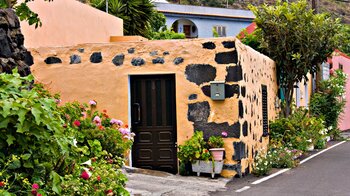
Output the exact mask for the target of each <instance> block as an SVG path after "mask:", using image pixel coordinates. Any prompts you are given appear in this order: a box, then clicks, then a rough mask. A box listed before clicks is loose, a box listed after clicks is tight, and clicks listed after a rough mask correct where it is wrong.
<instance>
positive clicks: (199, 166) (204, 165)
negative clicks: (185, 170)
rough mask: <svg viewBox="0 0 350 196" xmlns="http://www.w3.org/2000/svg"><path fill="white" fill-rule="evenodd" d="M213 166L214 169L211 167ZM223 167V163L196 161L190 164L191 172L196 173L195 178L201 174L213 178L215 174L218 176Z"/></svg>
mask: <svg viewBox="0 0 350 196" xmlns="http://www.w3.org/2000/svg"><path fill="white" fill-rule="evenodd" d="M213 166H214V167H213ZM223 166H224V161H214V163H213V161H200V160H198V161H196V162H195V163H192V171H193V172H197V176H200V175H201V173H209V174H211V177H212V178H214V176H215V174H220V173H221V170H222V167H223Z"/></svg>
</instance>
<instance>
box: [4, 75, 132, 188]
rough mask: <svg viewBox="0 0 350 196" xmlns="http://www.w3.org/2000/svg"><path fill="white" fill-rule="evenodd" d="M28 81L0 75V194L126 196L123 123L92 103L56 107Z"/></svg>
mask: <svg viewBox="0 0 350 196" xmlns="http://www.w3.org/2000/svg"><path fill="white" fill-rule="evenodd" d="M32 83H33V77H32V76H28V77H20V76H19V74H18V73H17V71H16V70H14V73H13V74H0V88H1V91H0V97H1V99H0V132H1V134H0V184H1V186H0V195H30V194H32V195H37V194H41V195H55V194H57V195H104V194H106V193H110V194H114V195H126V194H128V193H127V191H126V190H125V189H124V186H125V181H126V177H125V175H124V174H122V173H121V171H120V168H121V167H122V166H123V164H124V160H125V158H124V154H125V152H126V151H128V150H129V148H130V147H131V145H132V141H133V133H131V132H130V131H129V130H128V129H127V125H125V126H123V125H122V122H121V121H119V120H116V119H111V118H109V117H108V115H107V113H106V111H105V112H103V113H99V112H98V111H95V105H96V103H95V104H90V108H89V106H88V105H87V104H79V103H68V104H67V105H65V106H62V107H58V106H57V103H58V102H59V99H58V98H57V97H56V98H55V97H53V96H51V95H50V94H49V93H48V92H47V91H46V90H44V89H43V88H42V86H40V85H36V84H35V85H33V84H32ZM88 108H89V109H88ZM91 161H92V162H94V163H93V164H92V165H91V166H90V165H88V166H89V167H87V166H86V163H89V162H91ZM95 162H96V163H95ZM84 167H85V169H84ZM82 169H84V170H87V171H85V174H84V175H85V177H86V175H88V174H89V175H88V176H89V178H88V179H85V178H83V173H82ZM90 174H91V175H90ZM97 176H100V178H101V181H98V182H96V180H95V179H96V178H97ZM95 177H96V178H95Z"/></svg>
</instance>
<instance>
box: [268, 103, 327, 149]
mask: <svg viewBox="0 0 350 196" xmlns="http://www.w3.org/2000/svg"><path fill="white" fill-rule="evenodd" d="M326 134H327V129H325V127H324V125H323V120H322V119H320V118H317V117H312V116H309V115H308V111H307V110H306V109H303V108H297V109H296V110H295V111H294V112H293V113H292V114H291V115H290V116H288V117H287V118H283V117H281V118H279V119H277V120H275V121H274V122H271V123H270V142H271V144H272V145H274V146H277V147H280V146H287V147H289V148H292V149H298V150H302V151H306V150H307V149H308V146H309V145H310V144H315V143H316V142H317V141H318V140H319V139H325V137H326Z"/></svg>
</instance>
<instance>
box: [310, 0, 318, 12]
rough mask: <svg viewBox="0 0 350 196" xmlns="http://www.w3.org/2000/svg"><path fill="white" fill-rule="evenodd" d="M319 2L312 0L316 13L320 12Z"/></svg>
mask: <svg viewBox="0 0 350 196" xmlns="http://www.w3.org/2000/svg"><path fill="white" fill-rule="evenodd" d="M318 4H319V1H318V0H312V1H311V7H312V9H313V10H314V13H316V14H317V13H318Z"/></svg>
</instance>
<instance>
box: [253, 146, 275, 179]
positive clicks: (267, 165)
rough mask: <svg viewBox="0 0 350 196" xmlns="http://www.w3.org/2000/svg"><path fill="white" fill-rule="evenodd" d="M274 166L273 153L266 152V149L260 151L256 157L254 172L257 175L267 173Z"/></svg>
mask: <svg viewBox="0 0 350 196" xmlns="http://www.w3.org/2000/svg"><path fill="white" fill-rule="evenodd" d="M271 168H272V163H271V155H270V154H268V153H266V152H265V151H264V149H261V150H259V151H258V154H257V155H256V156H255V158H254V165H253V172H252V173H253V174H254V175H255V176H264V175H267V174H268V173H269V172H270V171H271Z"/></svg>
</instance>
